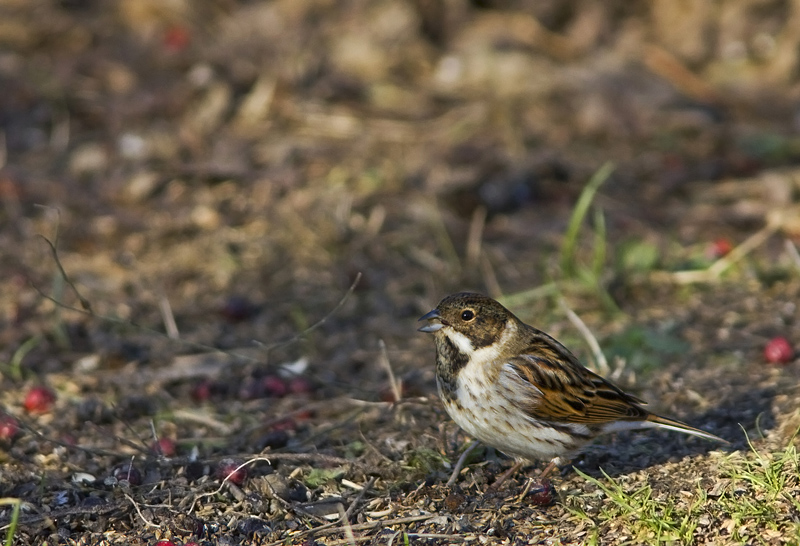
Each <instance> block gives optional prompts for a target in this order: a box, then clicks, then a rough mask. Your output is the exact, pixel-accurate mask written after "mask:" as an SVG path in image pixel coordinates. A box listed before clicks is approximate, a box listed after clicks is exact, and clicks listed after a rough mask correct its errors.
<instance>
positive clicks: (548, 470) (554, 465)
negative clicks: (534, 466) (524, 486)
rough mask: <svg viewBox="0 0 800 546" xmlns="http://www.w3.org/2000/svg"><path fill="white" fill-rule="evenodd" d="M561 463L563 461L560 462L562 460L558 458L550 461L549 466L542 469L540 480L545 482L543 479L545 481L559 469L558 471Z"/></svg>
mask: <svg viewBox="0 0 800 546" xmlns="http://www.w3.org/2000/svg"><path fill="white" fill-rule="evenodd" d="M560 462H561V461H560V459H559V458H558V457H556V458H555V459H553V460H552V461H550V462H549V463H547V466H545V467H544V468H543V469H542V471H541V472H539V479H540V480H543V479H545V478H546V477H547V476H549V475H550V474H551V473H552V472H553V470H557V469H558V464H559V463H560Z"/></svg>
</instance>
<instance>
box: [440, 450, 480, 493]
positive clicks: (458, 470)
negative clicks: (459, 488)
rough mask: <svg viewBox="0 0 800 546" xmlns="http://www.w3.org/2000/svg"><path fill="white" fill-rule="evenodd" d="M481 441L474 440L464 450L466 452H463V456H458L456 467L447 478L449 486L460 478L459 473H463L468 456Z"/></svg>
mask: <svg viewBox="0 0 800 546" xmlns="http://www.w3.org/2000/svg"><path fill="white" fill-rule="evenodd" d="M479 443H480V442H479V441H478V440H474V441H473V442H472V443H471V444H470V445H469V446H467V449H465V450H464V453H462V454H461V457H459V458H458V461H456V467H455V468H454V469H453V473H452V474H451V475H450V479H449V480H447V487H451V486H452V485H453V484H454V483H456V480H457V479H458V475H459V474H460V473H461V469H462V468H464V463H466V461H467V456H468V455H469V454H470V453H471V452H472V450H473V449H475V448H476V447H478V444H479Z"/></svg>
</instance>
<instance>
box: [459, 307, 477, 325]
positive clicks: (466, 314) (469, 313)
mask: <svg viewBox="0 0 800 546" xmlns="http://www.w3.org/2000/svg"><path fill="white" fill-rule="evenodd" d="M474 318H475V312H474V311H473V310H472V309H467V310H466V311H462V312H461V320H463V321H464V322H469V321H471V320H472V319H474Z"/></svg>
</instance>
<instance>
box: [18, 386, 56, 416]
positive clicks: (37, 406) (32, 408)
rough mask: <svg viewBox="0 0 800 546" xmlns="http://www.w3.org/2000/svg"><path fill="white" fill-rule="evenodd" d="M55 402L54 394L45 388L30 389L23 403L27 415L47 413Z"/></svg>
mask: <svg viewBox="0 0 800 546" xmlns="http://www.w3.org/2000/svg"><path fill="white" fill-rule="evenodd" d="M55 401H56V394H55V393H54V392H53V391H51V390H50V389H48V388H47V387H43V386H41V385H40V386H37V387H32V388H31V390H29V391H28V394H26V395H25V402H24V403H23V404H24V406H25V409H26V410H27V411H28V413H47V412H48V411H50V408H52V407H53V402H55Z"/></svg>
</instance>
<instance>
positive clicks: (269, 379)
mask: <svg viewBox="0 0 800 546" xmlns="http://www.w3.org/2000/svg"><path fill="white" fill-rule="evenodd" d="M261 384H262V385H263V387H264V390H265V391H267V394H268V395H270V396H274V397H276V398H280V397H282V396H286V394H287V393H288V392H289V386H288V385H287V384H286V381H284V380H283V379H282V378H280V377H278V376H277V375H268V376H266V377H265V378H264V379H263V380H262V381H261Z"/></svg>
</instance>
